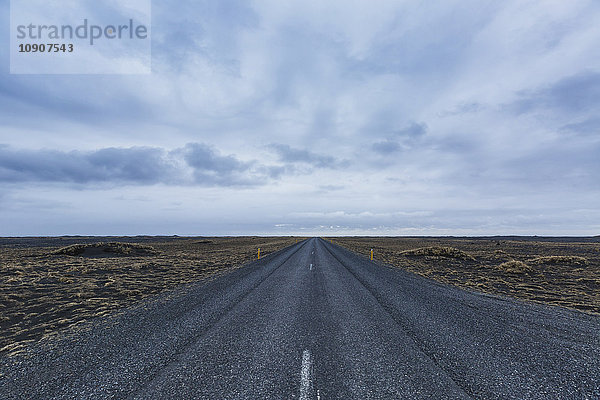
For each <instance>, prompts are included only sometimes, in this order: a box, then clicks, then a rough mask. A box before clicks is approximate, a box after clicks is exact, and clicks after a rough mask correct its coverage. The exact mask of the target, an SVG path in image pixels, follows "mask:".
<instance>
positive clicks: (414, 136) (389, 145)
mask: <svg viewBox="0 0 600 400" xmlns="http://www.w3.org/2000/svg"><path fill="white" fill-rule="evenodd" d="M427 130H428V127H427V124H425V123H424V122H421V123H417V122H412V123H411V124H409V125H408V126H406V127H404V128H401V129H397V130H395V131H393V132H392V135H391V137H388V138H387V139H386V140H382V141H379V142H375V143H373V144H372V145H371V148H372V149H373V151H375V152H376V153H378V154H381V155H388V154H393V153H396V152H399V151H401V150H404V149H407V148H410V147H411V145H413V144H414V143H415V142H416V141H417V140H418V139H420V138H421V137H422V136H424V135H425V134H426V133H427Z"/></svg>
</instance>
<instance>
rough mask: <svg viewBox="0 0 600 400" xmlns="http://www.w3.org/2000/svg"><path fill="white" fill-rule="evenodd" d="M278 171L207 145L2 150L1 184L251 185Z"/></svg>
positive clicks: (271, 177)
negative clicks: (170, 148) (72, 149)
mask: <svg viewBox="0 0 600 400" xmlns="http://www.w3.org/2000/svg"><path fill="white" fill-rule="evenodd" d="M277 171H278V168H277V166H265V165H260V164H258V163H256V162H254V161H249V162H246V161H241V160H239V159H237V158H236V157H235V156H233V155H227V156H223V155H220V153H219V152H218V151H217V150H215V149H214V148H212V147H210V146H208V145H206V144H202V143H189V144H187V145H186V146H184V147H183V148H177V149H174V150H171V151H168V150H166V149H163V148H157V147H129V148H114V147H113V148H104V149H99V150H95V151H59V150H16V149H12V148H10V147H8V146H0V181H2V182H11V183H21V182H50V183H74V184H93V183H106V184H112V185H123V184H133V185H152V184H156V183H163V184H170V185H173V184H179V185H203V186H248V185H261V184H265V183H266V182H268V181H269V180H271V179H274V178H277V177H279V176H280V175H281V174H280V173H278V172H277ZM190 172H191V174H192V176H193V179H191V180H190V179H189V178H188V176H189V175H190Z"/></svg>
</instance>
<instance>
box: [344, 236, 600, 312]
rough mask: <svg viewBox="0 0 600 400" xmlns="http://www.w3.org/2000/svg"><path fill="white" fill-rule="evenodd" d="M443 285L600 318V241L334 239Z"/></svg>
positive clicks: (561, 239) (566, 239) (582, 239)
mask: <svg viewBox="0 0 600 400" xmlns="http://www.w3.org/2000/svg"><path fill="white" fill-rule="evenodd" d="M333 243H335V244H338V245H340V246H343V247H345V248H347V249H349V250H352V251H354V252H356V253H360V254H363V255H365V256H367V257H368V256H369V253H370V249H373V251H374V259H375V260H376V261H380V262H383V263H385V264H389V265H392V266H394V267H398V268H403V269H405V270H408V271H411V272H414V273H417V274H419V275H422V276H426V277H428V278H431V279H434V280H437V281H439V282H443V283H447V284H451V285H455V286H459V287H463V288H466V289H471V290H477V291H480V292H485V293H491V294H500V295H506V296H512V297H516V298H519V299H522V300H528V301H535V302H540V303H546V304H553V305H558V306H563V307H569V308H574V309H577V310H581V311H586V312H592V313H600V238H599V237H594V238H535V237H533V238H532V237H528V238H525V237H523V238H516V237H506V238H502V237H498V238H406V237H404V238H385V237H381V238H375V237H348V238H333ZM415 249H419V250H415Z"/></svg>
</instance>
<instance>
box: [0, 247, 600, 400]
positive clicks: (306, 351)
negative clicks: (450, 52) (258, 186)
mask: <svg viewBox="0 0 600 400" xmlns="http://www.w3.org/2000/svg"><path fill="white" fill-rule="evenodd" d="M598 376H600V316H596V315H592V314H586V313H582V312H578V311H574V310H569V309H566V308H562V307H552V306H546V305H542V304H534V303H525V302H521V301H516V300H511V299H508V298H504V297H497V296H489V295H485V294H480V293H475V292H470V291H464V290H461V289H459V288H456V287H454V286H449V285H444V284H440V283H437V282H435V281H432V280H429V279H425V278H423V277H421V276H418V275H415V274H413V273H410V272H406V271H404V270H402V269H399V268H390V267H386V266H384V265H381V264H380V263H374V262H370V261H369V260H368V259H366V258H365V257H363V256H360V255H357V254H355V253H352V252H350V251H348V250H346V249H344V248H342V247H340V246H337V245H333V244H331V243H329V242H326V241H324V240H321V239H310V240H307V241H303V242H300V243H297V244H293V245H292V246H290V247H287V248H285V249H283V250H281V251H278V252H275V253H272V254H271V255H269V256H267V257H265V258H263V259H261V260H260V261H255V262H252V263H251V264H249V265H247V266H246V267H244V268H239V269H235V270H233V271H232V272H230V273H228V274H223V275H220V276H218V277H216V278H215V279H212V280H203V281H201V282H198V283H196V284H191V285H188V286H185V287H180V289H178V290H177V291H175V292H168V293H167V292H165V293H163V294H162V295H159V296H157V297H152V298H148V299H146V300H145V301H143V302H141V303H138V304H137V305H136V306H134V307H132V308H128V309H126V310H124V311H123V312H121V313H119V314H117V315H112V316H106V317H102V318H98V319H96V320H95V321H93V322H91V323H88V324H85V326H84V327H82V328H80V329H77V330H74V331H73V332H72V333H69V334H63V335H61V336H60V337H56V338H51V339H48V340H44V341H41V342H38V343H37V344H34V345H31V346H30V347H28V348H27V350H26V351H25V352H23V353H21V354H18V355H15V356H12V357H8V356H4V357H0V387H1V388H2V396H3V398H5V399H23V398H27V399H50V398H53V399H72V398H77V399H98V398H102V399H167V398H198V399H294V398H295V399H361V400H362V399H485V400H493V399H567V400H568V399H598V398H599V397H600V381H599V380H598Z"/></svg>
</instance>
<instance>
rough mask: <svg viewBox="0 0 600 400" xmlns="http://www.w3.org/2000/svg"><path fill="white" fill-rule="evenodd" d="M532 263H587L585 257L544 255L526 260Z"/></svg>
mask: <svg viewBox="0 0 600 400" xmlns="http://www.w3.org/2000/svg"><path fill="white" fill-rule="evenodd" d="M527 262H528V263H529V264H534V265H587V263H588V261H587V259H586V258H585V257H579V256H545V257H536V258H533V259H531V260H528V261H527Z"/></svg>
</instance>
